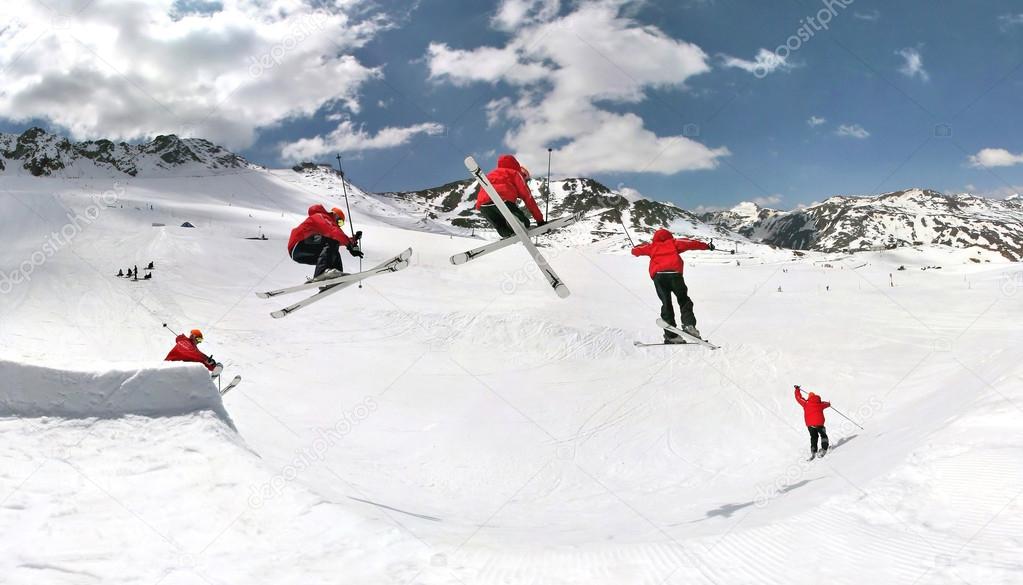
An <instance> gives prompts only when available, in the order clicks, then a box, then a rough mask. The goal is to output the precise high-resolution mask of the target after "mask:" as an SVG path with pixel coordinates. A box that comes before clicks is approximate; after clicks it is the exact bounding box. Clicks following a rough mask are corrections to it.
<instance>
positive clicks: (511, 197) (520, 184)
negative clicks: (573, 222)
mask: <svg viewBox="0 0 1023 585" xmlns="http://www.w3.org/2000/svg"><path fill="white" fill-rule="evenodd" d="M487 178H488V179H490V183H491V184H492V185H493V186H494V190H495V191H497V194H498V195H500V196H501V199H504V200H505V201H516V200H518V199H521V200H522V201H523V202H525V204H526V209H528V210H529V213H531V214H533V219H535V220H536V221H538V222H540V221H543V214H542V213H540V206H539V205H537V204H536V200H535V199H533V193H532V192H531V191H530V190H529V186H528V185H526V180H525V179H523V178H522V165H520V164H519V161H518V160H516V159H515V157H514V156H512V155H510V154H502V155H501V156H500V157H499V158H498V159H497V168H496V169H494V170H492V171H490V172H489V173H487ZM488 203H490V195H489V194H488V193H487V191H486V189H484V188H483V187H480V192H479V193H478V194H477V195H476V209H479V208H480V207H482V206H484V205H486V204H488Z"/></svg>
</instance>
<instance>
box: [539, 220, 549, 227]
mask: <svg viewBox="0 0 1023 585" xmlns="http://www.w3.org/2000/svg"><path fill="white" fill-rule="evenodd" d="M545 225H547V220H546V219H538V220H536V227H542V226H545Z"/></svg>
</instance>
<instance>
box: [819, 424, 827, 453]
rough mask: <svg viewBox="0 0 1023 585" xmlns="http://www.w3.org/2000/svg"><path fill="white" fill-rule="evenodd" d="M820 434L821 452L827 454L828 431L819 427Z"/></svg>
mask: <svg viewBox="0 0 1023 585" xmlns="http://www.w3.org/2000/svg"><path fill="white" fill-rule="evenodd" d="M820 434H821V451H825V452H827V450H828V431H827V429H825V428H824V427H823V426H821V427H820Z"/></svg>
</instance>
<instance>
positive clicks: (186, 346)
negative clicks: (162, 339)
mask: <svg viewBox="0 0 1023 585" xmlns="http://www.w3.org/2000/svg"><path fill="white" fill-rule="evenodd" d="M200 343H202V331H199V330H198V329H193V330H192V331H191V332H189V334H188V337H185V335H184V334H181V335H178V336H177V338H175V339H174V348H173V349H171V350H170V353H168V354H167V357H165V358H163V361H165V362H195V363H199V364H202V365H204V366H206V369H207V370H209V371H211V372H213V374H214V375H219V374H220V372H221V370H223V369H224V367H223V366H222V365H221V364H218V363H217V362H216V360H214V359H213V356H211V355H206V354H204V353H203V352H201V351H199V347H198V346H199V344H200Z"/></svg>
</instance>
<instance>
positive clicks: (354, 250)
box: [348, 244, 365, 258]
mask: <svg viewBox="0 0 1023 585" xmlns="http://www.w3.org/2000/svg"><path fill="white" fill-rule="evenodd" d="M348 253H349V254H351V255H352V256H355V257H356V258H362V257H363V256H365V254H363V253H362V250H360V249H358V248H357V247H355V246H353V245H352V244H348Z"/></svg>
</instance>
